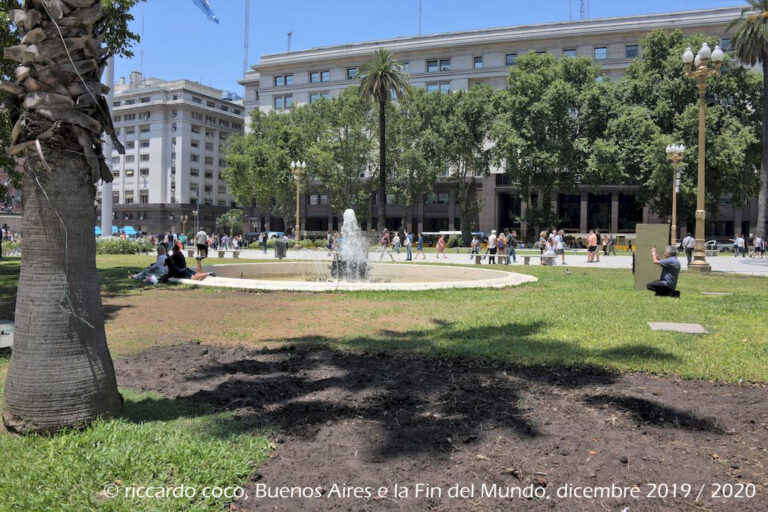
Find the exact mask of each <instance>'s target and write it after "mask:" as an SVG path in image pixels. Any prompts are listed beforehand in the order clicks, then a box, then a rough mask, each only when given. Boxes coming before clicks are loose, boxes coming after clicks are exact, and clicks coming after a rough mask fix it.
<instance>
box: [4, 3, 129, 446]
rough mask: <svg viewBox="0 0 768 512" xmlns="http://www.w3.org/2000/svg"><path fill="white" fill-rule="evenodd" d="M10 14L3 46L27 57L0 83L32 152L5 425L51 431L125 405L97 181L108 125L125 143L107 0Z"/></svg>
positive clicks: (17, 57) (24, 151)
mask: <svg viewBox="0 0 768 512" xmlns="http://www.w3.org/2000/svg"><path fill="white" fill-rule="evenodd" d="M11 16H12V19H13V23H14V24H15V25H16V26H17V27H18V28H19V30H20V32H21V33H22V34H21V35H22V39H21V44H19V45H16V46H12V47H8V48H5V50H4V56H5V58H6V59H11V60H14V61H16V62H18V63H19V66H18V67H17V68H16V71H15V76H16V80H15V81H14V82H13V83H6V84H2V88H3V90H5V91H6V92H9V93H11V94H10V99H9V100H7V101H6V102H5V104H4V109H5V110H6V112H7V114H8V115H9V116H10V118H11V122H12V123H13V125H14V128H13V132H12V140H11V147H10V148H9V153H11V154H14V155H17V156H23V157H25V163H24V171H23V176H22V194H23V197H24V204H23V216H22V232H23V234H24V250H23V251H22V258H21V273H20V277H19V287H18V292H17V301H16V314H15V323H16V332H15V338H14V347H13V352H12V356H11V362H10V366H9V369H8V376H7V378H6V383H5V392H4V402H3V410H2V414H3V421H4V423H5V425H6V426H7V427H8V429H9V430H12V431H15V432H19V433H51V432H56V431H58V430H61V429H63V428H68V427H75V428H76V427H82V426H84V425H87V424H88V423H89V422H91V421H92V420H94V419H95V418H98V417H102V416H114V415H118V414H120V413H121V411H122V398H121V397H120V394H119V393H118V391H117V382H116V379H115V371H114V367H113V364H112V358H111V356H110V353H109V349H108V347H107V341H106V335H105V333H104V315H103V311H102V304H101V295H100V292H99V281H98V275H97V272H96V243H95V239H94V235H93V226H94V224H95V214H94V198H95V186H94V184H95V183H96V182H97V181H98V180H99V179H103V180H104V181H111V180H112V175H111V173H110V172H109V168H108V167H107V165H106V163H105V161H104V157H103V155H102V152H101V134H102V132H104V131H106V132H107V133H108V134H109V135H110V136H111V137H112V139H113V143H114V146H115V148H117V149H118V151H120V152H124V151H123V148H122V145H121V144H120V142H119V141H117V138H116V137H115V132H114V128H113V126H112V120H111V117H110V114H109V108H108V106H107V103H106V100H105V99H104V96H103V95H104V94H105V93H106V92H107V91H108V89H107V88H106V87H105V86H103V85H102V84H101V83H100V77H101V73H102V70H103V69H104V66H105V64H106V59H107V57H108V55H107V50H106V49H105V48H103V44H102V42H103V35H104V31H105V23H104V14H103V11H102V6H101V2H100V0H26V1H25V2H24V9H19V10H15V11H12V12H11ZM109 156H110V157H111V155H109Z"/></svg>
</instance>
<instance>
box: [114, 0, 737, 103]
mask: <svg viewBox="0 0 768 512" xmlns="http://www.w3.org/2000/svg"><path fill="white" fill-rule="evenodd" d="M209 2H210V4H211V7H212V9H213V11H214V13H215V14H216V15H217V16H218V17H219V19H220V23H219V24H218V25H217V24H215V23H213V22H211V21H209V20H208V19H207V18H206V17H205V15H204V14H203V12H202V11H201V10H200V9H198V8H197V6H195V4H194V3H193V2H192V0H148V1H147V2H145V3H142V4H140V5H138V6H136V7H134V9H133V15H134V17H135V18H136V19H135V20H134V22H133V24H132V30H134V31H135V32H137V33H142V32H143V37H142V43H141V44H139V45H137V46H136V47H135V48H134V52H135V56H134V57H133V58H132V59H130V60H127V59H119V60H118V62H117V67H116V68H115V79H116V80H117V79H119V77H121V76H125V77H127V76H128V74H129V73H130V72H131V71H134V70H135V71H142V72H143V73H144V74H145V75H152V76H157V77H160V78H165V79H168V80H173V79H179V78H187V79H190V80H197V81H199V82H202V83H204V84H206V85H212V86H214V87H217V88H219V89H224V90H229V91H234V92H237V93H238V94H242V86H240V85H239V84H238V83H237V80H239V79H240V78H242V76H243V74H242V69H243V28H244V13H245V0H209ZM589 4H590V9H589V15H590V16H589V17H590V18H604V17H611V16H626V15H631V14H647V13H654V12H670V11H681V10H691V9H704V8H713V7H728V6H742V5H745V2H744V1H743V0H591V1H590V2H589ZM418 9H419V0H251V18H250V38H249V40H250V49H249V58H248V63H249V64H254V63H257V62H258V60H259V57H260V56H261V55H264V54H269V53H277V52H284V51H285V50H286V44H287V39H286V34H287V32H289V31H292V32H293V37H292V40H291V49H293V50H299V49H305V48H313V47H316V46H325V45H332V44H341V43H349V42H357V41H369V40H374V39H383V38H389V37H397V36H410V35H417V34H418V31H419V17H418ZM569 10H570V16H571V17H572V19H578V18H579V1H578V0H546V1H545V0H422V33H423V34H430V33H436V32H449V31H456V30H471V29H478V28H489V27H500V26H510V25H524V24H530V23H546V22H552V21H567V20H568V19H569ZM142 24H143V30H142ZM142 55H143V57H142Z"/></svg>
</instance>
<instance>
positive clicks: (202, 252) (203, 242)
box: [195, 227, 208, 258]
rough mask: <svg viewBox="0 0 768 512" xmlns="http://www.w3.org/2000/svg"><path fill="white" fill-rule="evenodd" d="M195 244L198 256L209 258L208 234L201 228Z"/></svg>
mask: <svg viewBox="0 0 768 512" xmlns="http://www.w3.org/2000/svg"><path fill="white" fill-rule="evenodd" d="M195 244H197V256H198V257H199V258H207V257H208V233H206V232H205V230H204V229H203V228H202V227H201V228H200V231H198V232H197V234H196V235H195Z"/></svg>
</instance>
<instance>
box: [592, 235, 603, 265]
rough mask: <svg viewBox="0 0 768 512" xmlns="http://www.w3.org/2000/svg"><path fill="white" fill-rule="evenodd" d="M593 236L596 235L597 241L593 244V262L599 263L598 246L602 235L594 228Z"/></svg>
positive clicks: (601, 240)
mask: <svg viewBox="0 0 768 512" xmlns="http://www.w3.org/2000/svg"><path fill="white" fill-rule="evenodd" d="M595 236H596V237H597V243H596V244H595V254H594V256H593V257H594V259H595V263H600V246H601V244H602V242H603V236H602V235H601V234H600V230H599V229H595Z"/></svg>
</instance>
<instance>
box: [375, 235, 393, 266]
mask: <svg viewBox="0 0 768 512" xmlns="http://www.w3.org/2000/svg"><path fill="white" fill-rule="evenodd" d="M389 241H390V238H389V230H388V229H387V228H384V232H383V234H382V235H381V239H380V240H379V244H380V247H379V253H380V254H379V261H381V260H382V259H383V258H384V255H385V254H386V255H388V256H389V257H390V258H391V259H392V261H395V257H394V256H392V249H391V248H390V246H389Z"/></svg>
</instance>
